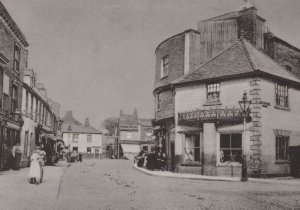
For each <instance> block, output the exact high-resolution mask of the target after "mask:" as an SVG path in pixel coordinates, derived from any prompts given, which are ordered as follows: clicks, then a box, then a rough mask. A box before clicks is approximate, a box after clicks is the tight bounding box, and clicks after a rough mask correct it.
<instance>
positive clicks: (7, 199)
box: [0, 161, 69, 210]
mask: <svg viewBox="0 0 300 210" xmlns="http://www.w3.org/2000/svg"><path fill="white" fill-rule="evenodd" d="M68 165H69V164H68V163H67V162H63V161H62V162H58V163H57V164H56V165H55V166H45V167H44V180H43V183H41V184H38V185H37V184H29V183H28V174H29V168H22V169H20V170H19V171H14V170H9V171H1V172H0V203H1V207H0V209H1V210H6V209H7V210H14V209H24V210H27V209H28V210H35V209H39V210H40V209H52V206H53V204H54V203H55V201H56V199H57V196H58V193H59V189H60V181H61V178H62V176H63V174H64V171H65V169H66V168H67V167H68Z"/></svg>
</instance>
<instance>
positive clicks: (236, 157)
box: [232, 150, 242, 163]
mask: <svg viewBox="0 0 300 210" xmlns="http://www.w3.org/2000/svg"><path fill="white" fill-rule="evenodd" d="M232 157H233V162H238V163H242V150H232Z"/></svg>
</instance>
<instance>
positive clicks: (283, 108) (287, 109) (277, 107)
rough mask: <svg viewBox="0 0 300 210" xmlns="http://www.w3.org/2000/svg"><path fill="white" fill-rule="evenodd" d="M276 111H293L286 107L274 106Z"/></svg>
mask: <svg viewBox="0 0 300 210" xmlns="http://www.w3.org/2000/svg"><path fill="white" fill-rule="evenodd" d="M274 108H275V109H280V110H284V111H291V110H290V109H289V108H288V107H285V106H277V105H276V106H274Z"/></svg>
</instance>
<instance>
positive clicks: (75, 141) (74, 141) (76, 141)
mask: <svg viewBox="0 0 300 210" xmlns="http://www.w3.org/2000/svg"><path fill="white" fill-rule="evenodd" d="M75 136H77V138H74V137H75ZM75 139H77V140H75ZM78 141H79V134H78V133H73V135H72V142H73V143H78Z"/></svg>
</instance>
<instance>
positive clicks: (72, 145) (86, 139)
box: [62, 111, 105, 158]
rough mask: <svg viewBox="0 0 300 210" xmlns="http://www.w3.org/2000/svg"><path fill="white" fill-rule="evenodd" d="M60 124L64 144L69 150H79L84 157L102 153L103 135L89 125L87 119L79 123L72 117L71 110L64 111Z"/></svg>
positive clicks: (97, 155) (94, 156)
mask: <svg viewBox="0 0 300 210" xmlns="http://www.w3.org/2000/svg"><path fill="white" fill-rule="evenodd" d="M62 120H63V124H62V135H63V141H64V144H65V145H66V146H67V147H68V149H69V150H70V151H74V152H80V153H82V154H83V156H84V157H91V158H100V157H101V155H102V154H103V149H105V148H103V142H102V141H103V139H102V138H103V135H102V132H101V131H98V130H97V129H95V128H94V127H92V126H90V124H89V119H88V118H86V120H85V123H84V124H81V123H80V122H79V121H77V120H76V119H75V118H74V117H73V113H72V111H66V114H65V116H64V118H63V119H62Z"/></svg>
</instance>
